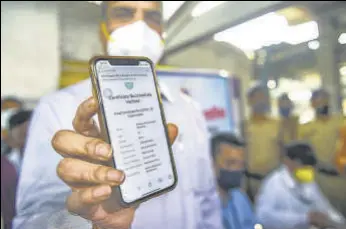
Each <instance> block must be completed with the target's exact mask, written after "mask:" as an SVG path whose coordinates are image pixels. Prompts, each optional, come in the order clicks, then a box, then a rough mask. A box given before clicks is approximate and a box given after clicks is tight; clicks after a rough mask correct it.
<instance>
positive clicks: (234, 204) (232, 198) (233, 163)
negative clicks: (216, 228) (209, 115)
mask: <svg viewBox="0 0 346 229" xmlns="http://www.w3.org/2000/svg"><path fill="white" fill-rule="evenodd" d="M211 149H212V150H211V152H212V157H213V160H214V170H215V175H216V177H217V183H218V186H219V195H220V198H221V200H222V216H223V223H224V228H225V229H250V228H251V229H253V228H254V226H255V224H256V219H255V216H254V213H253V211H252V206H251V202H250V200H249V198H248V197H247V195H246V193H245V192H244V191H243V183H244V182H243V181H244V176H245V155H244V154H245V145H244V143H243V142H241V141H240V140H239V139H238V138H237V137H236V136H235V135H233V134H230V133H219V134H216V135H215V136H213V137H212V139H211Z"/></svg>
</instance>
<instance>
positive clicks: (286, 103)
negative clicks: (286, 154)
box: [278, 93, 298, 145]
mask: <svg viewBox="0 0 346 229" xmlns="http://www.w3.org/2000/svg"><path fill="white" fill-rule="evenodd" d="M278 107H279V115H280V121H281V127H280V141H281V144H282V145H285V144H288V143H290V142H292V141H293V140H296V139H297V134H298V133H297V132H298V116H296V115H294V114H293V109H294V104H293V102H292V100H291V99H290V98H289V97H288V94H287V93H284V94H282V95H281V96H280V97H279V98H278Z"/></svg>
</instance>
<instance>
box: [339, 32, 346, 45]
mask: <svg viewBox="0 0 346 229" xmlns="http://www.w3.org/2000/svg"><path fill="white" fill-rule="evenodd" d="M338 40H339V43H340V44H342V45H343V44H346V33H342V34H340V36H339V39H338Z"/></svg>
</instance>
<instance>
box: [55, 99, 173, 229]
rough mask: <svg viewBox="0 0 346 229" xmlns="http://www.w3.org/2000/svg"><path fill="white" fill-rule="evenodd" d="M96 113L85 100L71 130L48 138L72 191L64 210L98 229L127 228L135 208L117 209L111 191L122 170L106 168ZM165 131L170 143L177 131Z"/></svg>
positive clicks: (106, 156)
mask: <svg viewBox="0 0 346 229" xmlns="http://www.w3.org/2000/svg"><path fill="white" fill-rule="evenodd" d="M98 112H99V104H98V100H97V99H96V98H94V97H91V98H89V99H88V100H86V101H84V102H83V103H81V104H80V106H79V107H78V109H77V111H76V114H75V117H74V121H73V126H74V131H70V130H60V131H58V132H57V133H56V134H55V136H54V138H53V139H52V145H53V148H54V149H55V150H56V151H57V152H58V153H59V154H60V155H61V156H63V157H64V158H63V159H62V160H61V161H60V163H59V165H58V167H57V172H58V175H59V177H60V178H61V179H62V180H63V181H64V182H65V183H66V184H67V185H68V186H69V187H70V188H71V189H72V193H71V195H70V196H69V197H68V198H67V201H66V208H67V209H68V210H69V211H70V212H71V213H72V214H76V215H80V216H81V217H83V218H85V219H88V220H90V221H92V223H93V224H94V225H96V226H99V227H100V228H108V227H109V228H129V226H130V225H131V223H132V221H133V217H134V212H135V207H129V208H123V207H121V206H119V201H118V199H117V198H118V196H115V195H113V193H112V188H113V187H116V186H118V185H119V184H121V183H122V182H123V180H122V171H119V170H117V169H114V168H112V167H108V166H106V165H107V164H110V163H111V161H112V160H113V157H112V154H111V153H110V150H111V146H110V145H109V144H107V143H106V142H104V141H103V140H102V137H101V135H100V132H99V131H98V128H97V127H96V126H95V124H94V122H93V121H92V117H93V116H94V115H95V114H97V113H98ZM167 130H168V137H169V142H170V144H173V142H174V140H175V138H176V136H177V133H178V128H177V126H175V125H174V124H168V125H167ZM102 153H104V154H102ZM102 155H103V156H102Z"/></svg>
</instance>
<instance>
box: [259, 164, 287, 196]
mask: <svg viewBox="0 0 346 229" xmlns="http://www.w3.org/2000/svg"><path fill="white" fill-rule="evenodd" d="M281 180H282V171H281V168H278V169H276V170H274V171H273V172H271V173H269V174H268V175H267V176H266V177H265V178H264V179H263V181H262V184H261V191H264V190H268V188H269V190H272V189H275V188H276V187H278V185H277V183H278V182H280V181H281Z"/></svg>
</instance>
